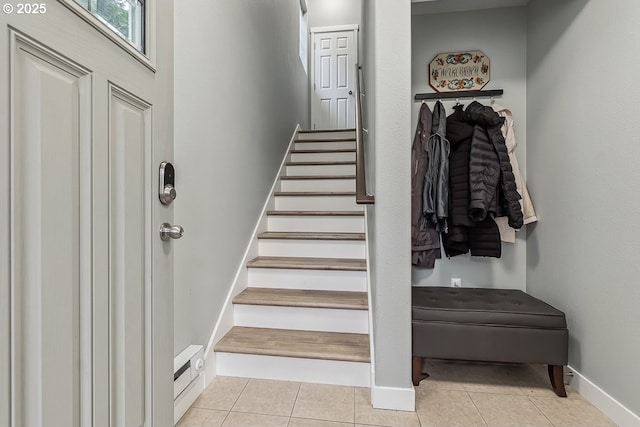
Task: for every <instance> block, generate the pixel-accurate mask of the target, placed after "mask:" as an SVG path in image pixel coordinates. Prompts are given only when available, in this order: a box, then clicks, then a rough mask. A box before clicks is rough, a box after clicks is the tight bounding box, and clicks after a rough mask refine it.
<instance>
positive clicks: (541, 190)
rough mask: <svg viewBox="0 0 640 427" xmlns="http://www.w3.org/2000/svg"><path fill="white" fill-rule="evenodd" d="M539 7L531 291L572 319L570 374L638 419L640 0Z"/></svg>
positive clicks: (531, 74) (531, 55)
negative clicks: (579, 376)
mask: <svg viewBox="0 0 640 427" xmlns="http://www.w3.org/2000/svg"><path fill="white" fill-rule="evenodd" d="M613 3H615V7H613V4H612V2H608V1H604V0H591V1H587V0H568V1H563V2H550V1H540V0H533V1H532V2H531V4H530V6H529V23H528V26H529V40H528V46H527V51H528V57H527V61H528V87H527V93H528V99H527V111H528V128H527V133H528V141H529V144H528V146H527V155H528V164H527V166H528V176H529V183H530V187H531V190H532V192H533V194H534V195H535V196H536V199H535V202H536V208H537V209H538V214H539V218H540V222H539V223H538V224H537V225H536V226H535V227H533V228H531V229H530V230H528V231H529V235H528V237H527V246H528V247H527V291H528V292H529V293H531V294H533V295H534V296H536V297H540V298H542V299H544V300H546V301H548V302H549V303H551V304H553V305H555V306H556V307H558V308H559V309H561V310H563V311H565V312H566V314H567V320H568V323H569V330H570V351H569V359H570V364H571V365H572V366H573V367H574V368H575V369H577V370H578V371H579V372H581V373H582V374H583V375H585V376H586V377H587V378H589V379H590V380H592V381H593V382H594V383H596V384H597V385H598V386H600V387H601V388H602V389H604V390H605V391H606V392H607V393H609V394H610V395H611V396H613V397H614V398H616V399H617V400H619V401H620V402H621V403H622V404H624V405H626V406H627V407H628V408H629V409H631V410H632V411H633V412H635V413H636V414H639V413H640V393H639V389H638V387H639V384H640V369H638V360H640V327H639V326H640V310H639V303H640V286H639V285H638V278H639V277H640V262H638V253H639V249H640V243H638V236H639V235H640V226H638V214H640V198H639V197H638V185H639V183H640V137H639V136H638V135H639V134H640V133H639V132H638V117H639V116H640V107H639V106H640V91H639V90H638V88H637V87H636V86H635V85H636V83H637V81H638V77H639V76H640V45H639V44H638V40H640V27H639V26H638V22H637V21H638V19H637V18H638V16H640V2H638V1H637V0H618V1H616V2H613Z"/></svg>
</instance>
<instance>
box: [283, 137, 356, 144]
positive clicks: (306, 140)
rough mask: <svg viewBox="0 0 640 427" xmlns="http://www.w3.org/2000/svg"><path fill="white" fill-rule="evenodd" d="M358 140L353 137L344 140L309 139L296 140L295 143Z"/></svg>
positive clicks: (343, 138)
mask: <svg viewBox="0 0 640 427" xmlns="http://www.w3.org/2000/svg"><path fill="white" fill-rule="evenodd" d="M355 140H356V138H355V137H352V136H345V137H342V138H316V139H313V138H308V139H296V140H295V141H294V142H296V143H298V142H351V141H355Z"/></svg>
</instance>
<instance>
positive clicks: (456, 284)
mask: <svg viewBox="0 0 640 427" xmlns="http://www.w3.org/2000/svg"><path fill="white" fill-rule="evenodd" d="M451 287H452V288H461V287H462V279H461V278H459V277H452V278H451Z"/></svg>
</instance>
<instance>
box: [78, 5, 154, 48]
mask: <svg viewBox="0 0 640 427" xmlns="http://www.w3.org/2000/svg"><path fill="white" fill-rule="evenodd" d="M75 1H76V3H78V4H79V5H81V6H82V7H84V8H85V9H87V10H88V11H89V12H91V13H92V14H94V15H95V16H96V17H98V19H100V20H101V21H102V22H104V23H105V24H107V26H109V28H111V29H112V30H113V31H115V32H116V33H117V34H118V35H120V36H121V37H122V38H123V39H125V40H126V41H128V42H129V43H131V44H132V45H133V46H135V48H136V49H138V50H139V51H140V52H142V53H145V52H144V0H75Z"/></svg>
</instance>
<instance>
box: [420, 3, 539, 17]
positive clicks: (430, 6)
mask: <svg viewBox="0 0 640 427" xmlns="http://www.w3.org/2000/svg"><path fill="white" fill-rule="evenodd" d="M411 3H412V5H411V14H412V15H426V14H431V13H446V12H463V11H467V10H479V9H495V8H499V7H518V6H525V5H526V4H527V3H529V0H411Z"/></svg>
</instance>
